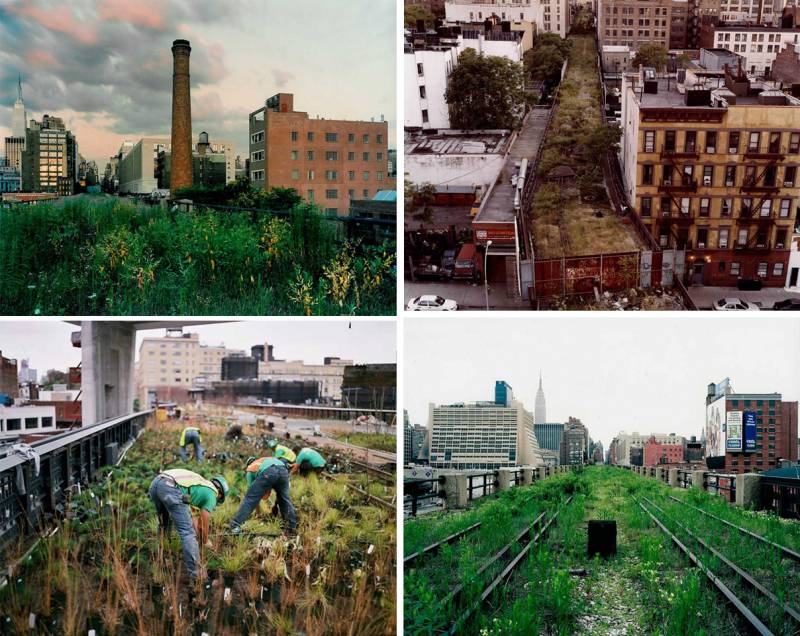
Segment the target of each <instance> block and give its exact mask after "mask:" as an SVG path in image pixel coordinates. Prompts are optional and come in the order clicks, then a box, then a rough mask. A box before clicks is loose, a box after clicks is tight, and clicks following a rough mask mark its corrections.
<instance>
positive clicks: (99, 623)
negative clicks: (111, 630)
mask: <svg viewBox="0 0 800 636" xmlns="http://www.w3.org/2000/svg"><path fill="white" fill-rule="evenodd" d="M92 630H94V633H95V636H103V635H104V634H105V625H104V624H103V619H102V617H100V616H98V615H97V614H91V615H90V616H89V617H88V618H87V619H86V631H87V633H88V632H90V631H92Z"/></svg>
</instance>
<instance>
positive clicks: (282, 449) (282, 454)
mask: <svg viewBox="0 0 800 636" xmlns="http://www.w3.org/2000/svg"><path fill="white" fill-rule="evenodd" d="M267 446H269V447H270V448H271V449H272V455H273V456H274V457H276V458H278V459H282V460H283V461H285V462H287V463H289V464H294V462H295V459H296V456H295V454H294V451H293V450H292V449H291V448H289V447H288V446H284V445H283V444H278V440H276V439H271V440H269V442H267Z"/></svg>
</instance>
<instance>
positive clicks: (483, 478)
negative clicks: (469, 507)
mask: <svg viewBox="0 0 800 636" xmlns="http://www.w3.org/2000/svg"><path fill="white" fill-rule="evenodd" d="M467 484H468V485H467V500H468V501H473V500H475V499H479V498H481V497H486V496H487V495H493V494H494V493H495V492H497V472H496V471H487V472H485V473H473V474H471V475H467ZM478 491H479V492H478ZM476 492H477V494H476Z"/></svg>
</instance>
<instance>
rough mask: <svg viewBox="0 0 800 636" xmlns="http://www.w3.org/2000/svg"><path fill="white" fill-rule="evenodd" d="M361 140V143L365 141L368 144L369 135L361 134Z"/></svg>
mask: <svg viewBox="0 0 800 636" xmlns="http://www.w3.org/2000/svg"><path fill="white" fill-rule="evenodd" d="M361 141H362V142H363V143H365V144H368V143H369V135H363V136H362V137H361Z"/></svg>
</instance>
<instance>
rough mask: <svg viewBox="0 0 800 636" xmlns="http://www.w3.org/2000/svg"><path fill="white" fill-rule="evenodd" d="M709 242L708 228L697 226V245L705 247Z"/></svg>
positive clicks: (701, 247)
mask: <svg viewBox="0 0 800 636" xmlns="http://www.w3.org/2000/svg"><path fill="white" fill-rule="evenodd" d="M707 244H708V228H704V227H703V228H697V247H699V248H700V249H703V248H705V246H706V245H707Z"/></svg>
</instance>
